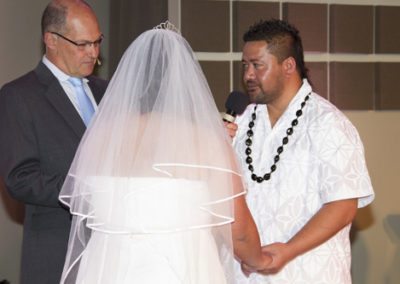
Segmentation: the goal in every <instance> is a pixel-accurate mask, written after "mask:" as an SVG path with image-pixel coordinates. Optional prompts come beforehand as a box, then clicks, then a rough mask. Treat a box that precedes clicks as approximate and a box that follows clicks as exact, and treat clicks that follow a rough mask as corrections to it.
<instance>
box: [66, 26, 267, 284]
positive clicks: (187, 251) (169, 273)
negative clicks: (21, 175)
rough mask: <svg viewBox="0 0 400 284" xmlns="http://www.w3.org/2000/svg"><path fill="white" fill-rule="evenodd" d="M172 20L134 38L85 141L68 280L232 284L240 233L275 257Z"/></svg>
mask: <svg viewBox="0 0 400 284" xmlns="http://www.w3.org/2000/svg"><path fill="white" fill-rule="evenodd" d="M165 27H167V28H165ZM170 28H171V26H170V25H169V24H166V25H165V26H162V27H161V28H158V29H153V30H150V31H147V32H145V33H143V34H142V35H141V36H139V37H138V38H137V39H136V40H135V41H134V42H133V43H132V44H131V45H130V47H129V48H128V49H127V51H126V52H125V54H124V56H123V58H122V59H121V62H120V64H119V66H118V69H117V71H116V72H115V74H114V76H113V78H112V80H111V82H110V85H109V87H108V89H107V91H106V94H105V96H104V98H103V100H102V103H101V104H100V106H99V110H98V112H97V114H96V116H95V117H94V119H93V120H92V123H91V125H90V126H89V128H88V130H87V131H86V134H85V136H84V138H83V140H82V142H81V144H80V146H79V149H78V152H77V154H76V156H75V159H74V162H73V164H72V166H71V169H70V171H69V174H68V176H67V178H66V180H65V183H64V186H63V188H62V190H61V193H60V200H61V202H63V203H64V204H66V205H67V206H69V207H70V211H71V213H72V215H73V222H72V227H71V233H70V240H69V245H68V252H67V257H66V262H65V266H64V271H63V275H62V280H61V282H62V283H85V284H87V283H140V284H143V283H205V284H212V283H217V284H220V283H228V282H229V277H230V275H231V273H230V270H231V264H232V261H233V258H234V254H233V245H232V240H233V244H234V245H235V253H236V256H237V257H239V258H242V259H243V260H244V261H246V263H248V264H249V265H253V266H254V267H256V266H260V265H262V264H263V263H265V262H266V261H268V258H267V257H265V256H263V255H262V254H261V250H260V242H259V238H258V234H257V230H256V228H255V225H254V222H253V221H252V219H251V217H250V214H249V211H248V209H247V207H246V206H245V202H244V198H243V194H244V193H245V191H244V189H243V185H242V183H241V179H240V174H239V172H238V168H237V163H236V159H235V158H234V154H233V151H232V148H231V146H230V139H229V138H228V136H227V134H226V133H225V129H224V126H223V124H222V121H221V119H220V116H219V113H218V111H217V109H216V106H215V103H214V101H213V98H212V95H211V92H210V90H209V87H208V85H207V82H206V80H205V78H204V75H203V73H202V72H201V69H200V67H199V64H198V63H197V61H196V60H195V59H194V55H193V52H192V50H191V48H190V46H189V45H188V43H187V42H186V41H185V40H184V39H183V38H182V36H181V35H180V34H179V33H178V32H177V31H173V30H171V29H170ZM234 206H235V210H234ZM234 220H235V222H234V223H232V222H233V221H234ZM232 224H233V225H232ZM231 232H233V236H232V233H231Z"/></svg>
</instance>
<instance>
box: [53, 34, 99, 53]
mask: <svg viewBox="0 0 400 284" xmlns="http://www.w3.org/2000/svg"><path fill="white" fill-rule="evenodd" d="M50 33H52V34H55V35H57V36H59V37H60V38H62V39H64V40H66V41H68V42H69V43H72V44H73V45H75V46H77V47H78V49H79V50H85V49H87V48H89V47H91V46H93V47H99V46H100V44H101V42H102V41H103V38H104V35H100V37H99V38H98V39H96V40H95V41H87V40H85V41H81V42H76V41H73V40H71V39H69V38H67V37H65V36H63V35H61V34H59V33H56V32H50Z"/></svg>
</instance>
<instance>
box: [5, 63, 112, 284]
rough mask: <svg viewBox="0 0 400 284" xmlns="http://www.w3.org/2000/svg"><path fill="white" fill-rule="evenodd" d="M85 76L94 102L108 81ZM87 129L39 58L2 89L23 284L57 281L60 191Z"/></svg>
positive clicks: (65, 231) (63, 227)
mask: <svg viewBox="0 0 400 284" xmlns="http://www.w3.org/2000/svg"><path fill="white" fill-rule="evenodd" d="M88 79H89V86H90V89H91V90H92V93H93V95H94V97H95V99H96V101H97V103H98V102H99V101H100V99H101V97H102V96H103V94H104V92H105V89H106V87H107V82H106V81H104V80H101V79H99V78H96V77H88ZM85 129H86V127H85V125H84V123H83V121H82V119H81V118H80V116H79V114H78V113H77V111H76V110H75V108H74V106H73V104H72V103H71V101H70V100H69V98H68V97H67V95H66V94H65V92H64V90H63V88H62V87H61V85H60V83H59V82H58V80H57V79H56V77H55V76H54V75H53V74H52V73H51V72H50V70H49V69H48V68H47V67H46V66H45V65H44V64H43V63H42V62H40V63H39V65H38V66H37V67H36V69H34V70H33V71H31V72H29V73H27V74H26V75H24V76H22V77H20V78H18V79H16V80H14V81H12V82H10V83H8V84H6V85H4V86H3V87H2V88H1V90H0V175H1V176H3V178H4V180H5V183H6V187H7V190H8V191H9V193H10V194H11V195H12V196H13V197H14V198H15V199H17V200H19V201H22V202H23V203H25V220H24V236H23V247H22V271H21V283H30V284H32V283H33V284H35V283H38V284H39V283H40V284H45V283H49V284H55V283H59V280H60V276H61V272H62V269H63V265H64V260H65V254H66V251H67V244H68V237H69V230H70V225H71V216H70V214H69V212H68V210H67V209H66V208H63V207H62V205H61V204H60V203H59V201H58V194H59V192H60V189H61V187H62V184H63V181H64V179H65V176H66V174H67V173H68V169H69V167H70V165H71V162H72V160H73V158H74V155H75V151H76V149H77V147H78V144H79V141H80V139H81V137H82V135H83V133H84V132H85Z"/></svg>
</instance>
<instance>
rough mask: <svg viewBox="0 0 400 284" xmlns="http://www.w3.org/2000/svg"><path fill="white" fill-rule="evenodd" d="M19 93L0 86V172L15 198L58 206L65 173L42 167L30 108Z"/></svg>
mask: <svg viewBox="0 0 400 284" xmlns="http://www.w3.org/2000/svg"><path fill="white" fill-rule="evenodd" d="M21 93H23V92H18V91H17V90H16V89H15V88H12V87H8V86H5V87H3V88H2V89H1V90H0V153H1V154H0V175H1V176H2V177H3V178H4V181H5V184H6V188H7V190H8V192H9V193H10V195H11V196H12V197H14V198H15V199H17V200H19V201H21V202H23V203H27V204H32V205H40V206H48V207H60V203H59V202H58V194H59V191H60V189H61V186H62V184H63V181H64V178H65V177H63V176H61V175H48V174H45V173H44V172H43V171H42V169H41V157H40V153H39V147H38V142H37V137H36V136H37V134H36V133H35V125H34V121H33V119H32V115H31V111H33V110H30V109H29V108H28V106H27V103H26V101H25V99H24V98H23V96H22V95H21ZM35 111H40V110H35Z"/></svg>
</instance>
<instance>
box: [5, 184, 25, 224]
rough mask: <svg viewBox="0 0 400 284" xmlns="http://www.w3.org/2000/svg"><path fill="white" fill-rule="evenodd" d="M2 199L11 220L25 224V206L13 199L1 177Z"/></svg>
mask: <svg viewBox="0 0 400 284" xmlns="http://www.w3.org/2000/svg"><path fill="white" fill-rule="evenodd" d="M0 198H1V201H2V202H3V206H4V209H5V211H6V213H7V214H8V216H9V217H10V219H11V220H12V221H13V222H15V223H18V224H23V223H24V205H23V204H22V203H21V202H18V201H16V200H15V199H13V198H12V197H11V196H10V195H9V194H8V192H7V191H6V187H5V185H4V181H3V178H1V177H0Z"/></svg>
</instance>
